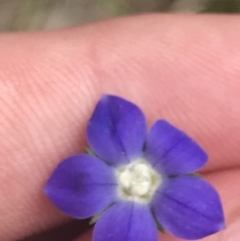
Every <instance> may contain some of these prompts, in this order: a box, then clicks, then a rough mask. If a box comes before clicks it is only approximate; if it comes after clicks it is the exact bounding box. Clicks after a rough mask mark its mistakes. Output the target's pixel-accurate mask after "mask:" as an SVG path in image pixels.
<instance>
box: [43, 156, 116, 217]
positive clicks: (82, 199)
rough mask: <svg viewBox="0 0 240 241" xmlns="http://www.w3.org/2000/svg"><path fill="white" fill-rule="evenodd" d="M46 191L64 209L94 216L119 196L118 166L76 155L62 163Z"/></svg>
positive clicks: (83, 215) (84, 215)
mask: <svg viewBox="0 0 240 241" xmlns="http://www.w3.org/2000/svg"><path fill="white" fill-rule="evenodd" d="M44 192H45V194H46V195H47V196H48V197H49V198H50V199H51V201H52V202H53V203H54V204H55V205H56V206H57V207H58V208H59V209H60V210H61V211H62V212H64V213H66V214H68V215H70V216H72V217H75V218H87V217H91V216H93V215H94V214H96V213H98V212H100V211H102V210H103V209H105V208H106V207H107V206H108V205H110V204H111V203H112V202H113V201H114V200H115V198H116V180H115V177H114V170H113V168H112V167H110V166H108V165H107V164H105V163H104V162H103V161H101V160H99V159H97V158H95V157H92V156H89V155H78V156H72V157H69V158H67V159H66V160H64V161H63V162H62V163H60V164H59V165H58V167H57V168H56V170H55V171H54V172H53V174H52V176H51V177H50V179H49V180H48V182H47V184H46V186H45V187H44Z"/></svg>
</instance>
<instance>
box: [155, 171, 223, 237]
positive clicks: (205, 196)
mask: <svg viewBox="0 0 240 241" xmlns="http://www.w3.org/2000/svg"><path fill="white" fill-rule="evenodd" d="M151 206H152V209H153V212H154V214H155V215H156V218H157V220H158V221H159V222H160V223H161V224H162V226H163V227H164V228H165V229H166V230H167V231H168V232H170V233H172V234H173V235H175V236H177V237H179V238H183V239H200V238H203V237H205V236H208V235H210V234H213V233H216V232H218V231H220V230H221V229H223V228H224V227H225V226H224V216H223V210H222V206H221V203H220V198H219V196H218V194H217V192H216V191H215V189H214V188H213V187H212V186H211V185H210V184H209V183H207V182H206V181H204V180H202V179H201V178H198V177H193V176H182V177H175V178H171V179H169V180H167V181H166V183H165V184H163V186H162V187H160V189H159V190H158V191H157V192H156V195H155V197H154V199H153V201H152V204H151Z"/></svg>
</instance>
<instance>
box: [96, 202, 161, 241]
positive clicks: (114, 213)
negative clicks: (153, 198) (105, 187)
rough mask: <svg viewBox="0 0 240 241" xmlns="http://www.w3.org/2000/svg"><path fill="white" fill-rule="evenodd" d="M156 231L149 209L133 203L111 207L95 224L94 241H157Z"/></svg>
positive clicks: (120, 203)
mask: <svg viewBox="0 0 240 241" xmlns="http://www.w3.org/2000/svg"><path fill="white" fill-rule="evenodd" d="M157 238H158V231H157V227H156V224H155V221H154V219H153V216H152V213H151V212H150V210H149V207H148V206H147V205H144V204H138V203H134V202H119V203H117V204H115V205H113V206H111V207H110V208H109V209H107V211H106V212H105V213H103V215H102V216H101V218H100V219H99V221H98V222H97V224H96V226H95V228H94V232H93V240H94V241H113V240H114V241H157Z"/></svg>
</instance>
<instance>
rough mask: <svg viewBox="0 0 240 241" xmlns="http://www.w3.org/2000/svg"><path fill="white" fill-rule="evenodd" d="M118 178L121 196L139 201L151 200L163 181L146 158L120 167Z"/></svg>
mask: <svg viewBox="0 0 240 241" xmlns="http://www.w3.org/2000/svg"><path fill="white" fill-rule="evenodd" d="M117 179H118V191H119V195H120V197H121V198H123V199H125V200H131V201H137V202H149V200H150V199H151V197H152V196H153V194H154V193H155V191H156V189H157V187H158V186H159V184H160V182H161V177H160V175H159V174H158V173H157V172H156V171H155V170H154V169H153V168H152V167H151V166H150V165H149V164H148V163H146V162H145V161H144V160H137V161H134V162H132V163H130V164H128V165H125V166H122V167H120V168H119V169H118V171H117Z"/></svg>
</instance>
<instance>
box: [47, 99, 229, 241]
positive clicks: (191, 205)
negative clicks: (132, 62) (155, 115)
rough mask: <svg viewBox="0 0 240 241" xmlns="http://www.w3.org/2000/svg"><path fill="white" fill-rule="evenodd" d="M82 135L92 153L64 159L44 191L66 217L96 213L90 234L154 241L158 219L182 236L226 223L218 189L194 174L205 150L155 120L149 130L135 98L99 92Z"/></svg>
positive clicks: (101, 240)
mask: <svg viewBox="0 0 240 241" xmlns="http://www.w3.org/2000/svg"><path fill="white" fill-rule="evenodd" d="M87 139H88V142H89V145H90V147H91V149H92V150H93V152H94V154H95V155H87V154H80V155H75V156H71V157H69V158H67V159H66V160H64V161H63V162H62V163H60V164H59V165H58V166H57V168H56V170H55V171H54V172H53V174H52V176H51V177H50V179H49V180H48V182H47V184H46V186H45V188H44V191H45V193H46V195H47V196H48V197H49V198H50V199H51V201H52V202H53V203H54V204H55V205H56V206H57V207H58V208H59V209H60V210H61V211H63V212H64V213H66V214H68V215H70V216H72V217H75V218H79V219H84V218H88V217H91V216H93V215H96V214H99V219H98V220H97V223H96V226H95V228H94V233H93V240H94V241H156V240H157V239H158V234H157V223H158V224H161V225H162V227H163V228H164V229H165V230H167V231H168V232H169V233H171V234H173V235H175V236H177V237H180V238H184V239H199V238H203V237H205V236H207V235H210V234H213V233H216V232H218V231H219V230H221V229H223V228H224V217H223V211H222V206H221V202H220V199H219V196H218V194H217V192H216V191H215V189H214V188H213V187H212V186H211V185H210V184H209V183H207V182H206V181H204V180H202V179H201V178H199V177H197V176H194V175H192V173H193V172H194V171H196V170H198V169H199V168H201V167H202V166H203V165H204V164H205V163H206V162H207V155H206V153H205V152H204V151H203V150H202V149H201V148H200V147H199V145H198V144H197V143H196V142H194V141H193V140H192V139H191V138H189V137H188V136H187V135H186V134H185V133H184V132H182V131H180V130H178V129H177V128H175V127H174V126H172V125H171V124H169V123H168V122H167V121H165V120H158V121H157V122H155V124H154V125H153V126H152V127H151V129H150V131H149V132H148V133H147V128H146V121H145V117H144V115H143V113H142V112H141V110H140V109H139V108H138V107H137V106H136V105H134V104H132V103H130V102H128V101H126V100H124V99H122V98H120V97H117V96H111V95H104V96H103V97H102V98H101V99H100V101H99V102H98V104H97V106H96V108H95V110H94V112H93V115H92V117H91V119H90V121H89V124H88V128H87Z"/></svg>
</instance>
